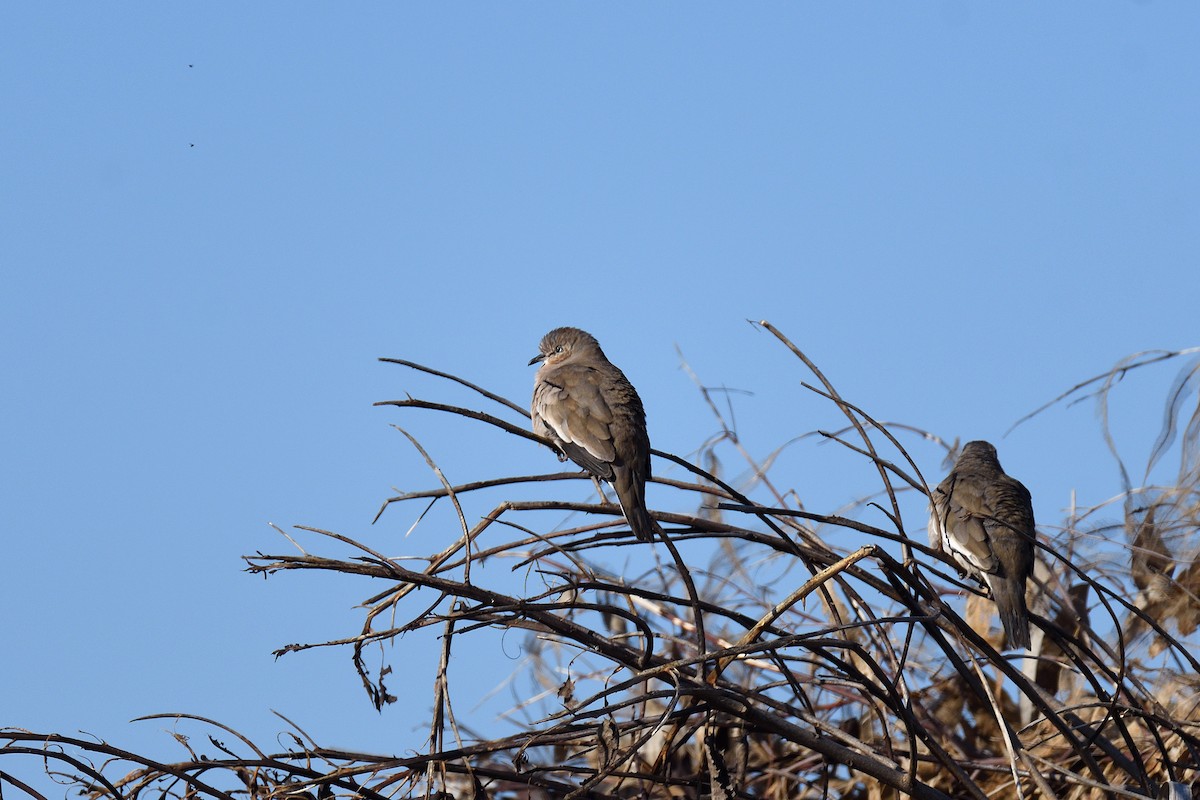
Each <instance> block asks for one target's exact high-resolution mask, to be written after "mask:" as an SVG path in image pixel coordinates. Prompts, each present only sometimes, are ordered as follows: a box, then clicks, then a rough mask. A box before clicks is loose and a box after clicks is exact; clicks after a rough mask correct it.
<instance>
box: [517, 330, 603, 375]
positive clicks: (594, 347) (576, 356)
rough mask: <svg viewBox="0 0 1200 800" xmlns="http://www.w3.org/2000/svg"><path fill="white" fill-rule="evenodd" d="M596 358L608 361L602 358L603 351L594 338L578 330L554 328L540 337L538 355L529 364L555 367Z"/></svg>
mask: <svg viewBox="0 0 1200 800" xmlns="http://www.w3.org/2000/svg"><path fill="white" fill-rule="evenodd" d="M597 356H599V357H600V358H602V359H604V360H605V361H607V360H608V359H605V358H604V351H603V350H601V349H600V343H599V342H597V341H596V337H594V336H592V335H591V334H590V333H588V332H587V331H581V330H579V328H555V329H554V330H552V331H550V332H549V333H547V334H546V335H545V336H543V337H542V342H541V344H539V345H538V354H537V355H536V356H534V357H533V358H531V359H530V360H529V363H530V364H531V365H532V364H536V363H538V362H539V361H542V362H544V363H545V364H546V365H547V366H556V365H559V364H569V363H571V362H573V361H585V360H591V359H593V358H595V357H597Z"/></svg>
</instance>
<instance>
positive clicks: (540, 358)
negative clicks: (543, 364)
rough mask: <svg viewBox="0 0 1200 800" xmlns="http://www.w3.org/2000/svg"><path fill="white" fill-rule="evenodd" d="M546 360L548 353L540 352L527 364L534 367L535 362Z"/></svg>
mask: <svg viewBox="0 0 1200 800" xmlns="http://www.w3.org/2000/svg"><path fill="white" fill-rule="evenodd" d="M545 360H546V354H545V353H538V354H537V355H536V356H534V357H533V358H531V359H529V364H528V365H527V366H530V367H532V366H533V365H534V364H536V363H538V362H539V361H545Z"/></svg>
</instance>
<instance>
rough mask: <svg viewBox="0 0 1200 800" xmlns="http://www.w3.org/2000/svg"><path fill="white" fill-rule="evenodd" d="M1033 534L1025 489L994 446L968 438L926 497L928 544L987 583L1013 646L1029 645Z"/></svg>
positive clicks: (1027, 495)
mask: <svg viewBox="0 0 1200 800" xmlns="http://www.w3.org/2000/svg"><path fill="white" fill-rule="evenodd" d="M1035 536H1036V532H1035V530H1034V522H1033V505H1032V503H1031V502H1030V497H1029V490H1028V489H1026V488H1025V487H1024V486H1023V485H1022V484H1021V482H1020V481H1018V480H1017V479H1016V478H1013V477H1010V476H1009V475H1006V474H1004V470H1003V469H1002V468H1001V467H1000V460H999V458H997V456H996V448H995V447H993V446H992V445H991V444H990V443H988V442H982V441H980V442H967V444H966V445H964V446H963V449H962V453H961V454H960V455H959V457H958V461H956V462H955V464H954V469H952V470H951V471H950V474H949V475H947V476H946V479H945V480H944V481H942V482H941V483H940V484H938V487H937V488H936V489H934V490H933V495H932V496H931V497H930V502H929V544H930V546H931V547H933V548H935V549H937V550H941V551H943V552H945V553H948V554H949V555H950V556H952V557H953V558H954V560H955V561H956V562H958V564H960V565H961V566H962V568H963V570H965V571H966V572H967V573H968V574H970V575H973V576H974V577H975V578H976V579H978V580H980V581H982V582H984V583H986V584H987V586H988V588H989V589H990V590H991V592H992V599H993V600H994V601H995V602H996V608H997V609H998V610H999V612H1000V622H1001V623H1003V625H1004V631H1005V633H1006V634H1007V635H1008V643H1009V645H1010V646H1012V647H1024V648H1028V647H1029V611H1028V609H1027V608H1026V607H1025V582H1026V581H1027V580H1028V578H1029V573H1030V571H1031V570H1032V569H1033V547H1034V546H1033V541H1034V537H1035Z"/></svg>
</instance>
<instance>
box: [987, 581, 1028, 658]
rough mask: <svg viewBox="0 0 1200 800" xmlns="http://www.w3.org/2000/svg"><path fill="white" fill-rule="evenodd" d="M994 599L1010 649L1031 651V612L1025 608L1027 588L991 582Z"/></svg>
mask: <svg viewBox="0 0 1200 800" xmlns="http://www.w3.org/2000/svg"><path fill="white" fill-rule="evenodd" d="M989 583H991V589H992V597H993V598H995V600H996V609H997V610H998V611H999V612H1000V624H1002V625H1003V626H1004V633H1005V635H1006V636H1007V637H1008V646H1009V647H1021V648H1024V649H1026V650H1028V649H1029V610H1028V609H1027V608H1026V607H1025V587H1024V586H1017V585H1015V582H1014V581H1009V580H995V579H993V580H991V581H989Z"/></svg>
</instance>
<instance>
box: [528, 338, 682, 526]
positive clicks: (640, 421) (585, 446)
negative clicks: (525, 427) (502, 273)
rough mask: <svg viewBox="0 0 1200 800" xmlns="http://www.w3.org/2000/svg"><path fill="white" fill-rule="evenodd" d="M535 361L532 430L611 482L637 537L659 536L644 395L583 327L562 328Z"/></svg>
mask: <svg viewBox="0 0 1200 800" xmlns="http://www.w3.org/2000/svg"><path fill="white" fill-rule="evenodd" d="M538 351H539V352H538V355H537V356H535V357H534V358H533V359H531V360H530V362H529V363H530V364H531V365H533V364H536V363H538V362H539V361H540V362H542V365H541V366H540V367H539V368H538V371H537V375H536V376H534V385H533V407H532V413H533V432H534V433H536V434H538V435H540V436H544V437H546V438H547V439H549V440H550V441H552V442H554V444H555V445H557V446H558V448H559V450H560V451H561V452H560V455H559V459H560V460H563V461H565V460H566V459H567V458H570V459H571V460H572V461H574V462H575V463H576V464H578V465H579V466H581V467H583V468H584V469H586V470H587V471H588V472H590V473H592V474H593V475H595V476H596V477H597V478H601V479H603V480H606V481H608V482H609V483H610V484H612V486H613V488H614V489H615V490H616V492H617V500H618V501H619V502H620V504H621V511H622V512H623V513H624V514H625V519H626V521H627V522H628V523H629V528H630V530H632V531H633V534H634V536H636V537H637V538H638V539H640V540H642V541H643V542H649V541H653V539H654V534H655V533H656V532H657V533H661V530H660V529H659V527H658V524H657V523H656V522H655V521H654V520H653V519H651V517H650V514H649V513H648V512H647V511H646V480H647V479H649V477H650V438H649V437H648V436H647V434H646V412H645V411H644V410H643V408H642V399H641V398H640V397H638V393H637V391H636V390H635V389H634V388H633V385H632V384H631V383H630V382H629V379H628V378H626V377H625V373H623V372H621V370H620V369H618V368H617V367H616V366H614V365H613V364H612V362H610V361H609V360H608V358H606V357H605V355H604V351H603V350H601V349H600V344H599V343H598V342H597V341H596V339H595V338H594V337H593V336H592V335H591V334H590V333H587V332H586V331H581V330H579V329H578V328H555V329H554V330H552V331H550V332H549V333H547V334H546V335H545V336H544V337H543V338H542V342H541V344H540V345H539V346H538Z"/></svg>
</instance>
